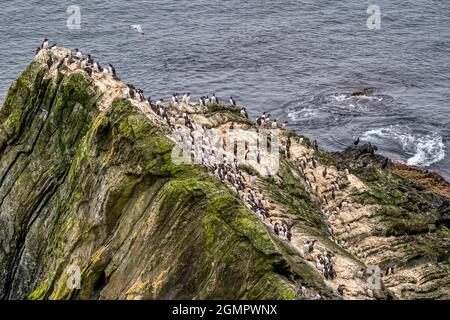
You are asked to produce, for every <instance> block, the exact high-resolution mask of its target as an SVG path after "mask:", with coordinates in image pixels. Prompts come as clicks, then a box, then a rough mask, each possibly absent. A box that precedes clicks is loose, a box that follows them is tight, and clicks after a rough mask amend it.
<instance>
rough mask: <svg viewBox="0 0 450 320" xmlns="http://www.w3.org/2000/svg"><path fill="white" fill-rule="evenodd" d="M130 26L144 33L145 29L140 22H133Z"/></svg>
mask: <svg viewBox="0 0 450 320" xmlns="http://www.w3.org/2000/svg"><path fill="white" fill-rule="evenodd" d="M130 27H131V28H133V29H134V30H136V31H137V32H139V33H140V34H144V30H142V27H141V25H140V24H132V25H131V26H130Z"/></svg>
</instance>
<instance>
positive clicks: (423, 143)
mask: <svg viewBox="0 0 450 320" xmlns="http://www.w3.org/2000/svg"><path fill="white" fill-rule="evenodd" d="M361 139H362V140H366V141H370V142H372V143H374V144H376V143H381V144H384V145H386V144H389V143H390V144H393V143H394V144H397V145H398V146H400V147H401V149H402V150H403V152H404V153H405V155H406V156H409V157H408V158H407V160H406V163H407V164H408V165H416V166H421V167H428V166H430V165H431V164H433V163H436V162H439V161H441V160H442V159H444V157H445V145H444V143H443V141H442V136H440V135H439V134H438V133H437V132H432V133H423V134H420V133H415V132H412V130H411V129H410V128H409V127H407V126H400V125H395V126H394V125H392V126H389V127H384V128H379V129H374V130H369V131H366V132H365V133H364V134H362V135H361Z"/></svg>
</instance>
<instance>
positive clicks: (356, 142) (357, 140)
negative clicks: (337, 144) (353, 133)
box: [353, 137, 360, 146]
mask: <svg viewBox="0 0 450 320" xmlns="http://www.w3.org/2000/svg"><path fill="white" fill-rule="evenodd" d="M359 141H360V140H359V137H358V138H357V139H356V140H355V142H353V144H354V145H355V146H357V145H358V144H359Z"/></svg>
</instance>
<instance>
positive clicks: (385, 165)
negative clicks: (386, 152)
mask: <svg viewBox="0 0 450 320" xmlns="http://www.w3.org/2000/svg"><path fill="white" fill-rule="evenodd" d="M388 164H389V159H388V158H385V159H384V160H383V163H382V165H381V169H383V170H384V169H386V168H387V166H388Z"/></svg>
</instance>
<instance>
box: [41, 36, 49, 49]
mask: <svg viewBox="0 0 450 320" xmlns="http://www.w3.org/2000/svg"><path fill="white" fill-rule="evenodd" d="M47 48H48V39H47V38H45V39H44V41H42V44H41V49H47Z"/></svg>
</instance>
